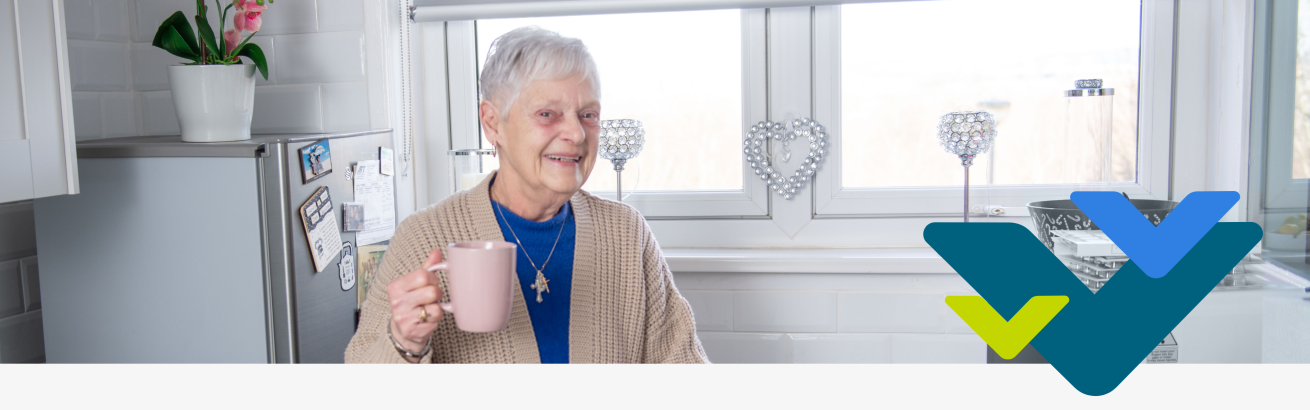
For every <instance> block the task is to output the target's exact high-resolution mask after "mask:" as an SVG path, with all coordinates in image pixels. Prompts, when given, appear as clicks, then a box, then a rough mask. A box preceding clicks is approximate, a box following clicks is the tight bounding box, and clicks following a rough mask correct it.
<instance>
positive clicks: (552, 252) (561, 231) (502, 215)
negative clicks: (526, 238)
mask: <svg viewBox="0 0 1310 410" xmlns="http://www.w3.org/2000/svg"><path fill="white" fill-rule="evenodd" d="M502 207H504V206H503V205H501V204H500V203H499V202H497V203H496V213H499V214H500V219H502V220H504V221H505V226H506V227H508V228H509V234H510V235H513V236H514V242H515V243H518V244H519V249H521V250H523V256H526V257H528V263H529V264H531V265H532V269H535V270H536V271H537V274H542V270H543V269H546V265H547V264H549V263H550V258H551V257H552V256H555V248H556V247H558V246H559V238H560V237H562V236H564V226H565V225H568V224H569V215H568V214H564V222H561V223H560V224H559V233H558V234H556V235H555V244H554V245H551V246H550V253H549V254H547V255H546V261H545V262H542V263H541V268H537V263H536V262H533V261H532V255H528V248H525V247H524V246H523V241H520V240H519V234H517V233H514V227H513V226H511V225H510V223H509V219H508V218H505V212H504V211H501V210H500V208H502ZM565 209H568V208H565ZM538 297H540V296H538Z"/></svg>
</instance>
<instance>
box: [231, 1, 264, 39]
mask: <svg viewBox="0 0 1310 410" xmlns="http://www.w3.org/2000/svg"><path fill="white" fill-rule="evenodd" d="M267 8H268V6H264V5H261V4H259V3H256V2H255V0H236V9H237V12H236V14H234V15H233V16H232V20H233V21H232V23H233V24H232V25H233V26H234V27H236V29H237V30H240V31H248V32H251V33H253V32H256V31H259V26H260V25H261V24H264V20H263V18H262V17H260V13H262V12H263V11H264V9H267Z"/></svg>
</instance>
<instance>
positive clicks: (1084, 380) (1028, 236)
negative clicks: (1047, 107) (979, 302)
mask: <svg viewBox="0 0 1310 410" xmlns="http://www.w3.org/2000/svg"><path fill="white" fill-rule="evenodd" d="M1262 235H1263V233H1262V232H1261V230H1260V226H1259V225H1257V224H1255V223H1252V222H1223V223H1218V224H1216V225H1215V226H1214V227H1213V228H1211V229H1210V231H1209V232H1208V233H1206V234H1205V236H1204V237H1202V238H1201V240H1200V241H1198V242H1197V244H1196V246H1195V247H1193V248H1192V249H1191V250H1190V251H1189V252H1187V254H1186V255H1185V256H1183V258H1182V259H1181V260H1180V261H1179V262H1178V264H1177V265H1176V266H1175V267H1174V269H1173V270H1172V271H1171V273H1170V274H1169V275H1167V276H1164V277H1161V278H1158V279H1153V278H1150V277H1148V276H1146V274H1145V273H1143V272H1142V270H1141V269H1139V268H1138V267H1137V265H1136V264H1135V263H1133V262H1132V261H1129V262H1128V263H1127V264H1126V265H1125V266H1124V267H1123V268H1121V269H1120V270H1119V271H1118V273H1116V274H1115V275H1114V277H1112V278H1111V279H1110V280H1109V281H1108V282H1106V283H1105V285H1104V286H1103V287H1102V288H1101V289H1100V290H1099V291H1098V292H1097V293H1095V294H1093V293H1092V292H1091V291H1090V290H1088V289H1087V286H1085V285H1084V284H1083V283H1082V282H1081V281H1079V280H1078V278H1077V277H1075V276H1074V274H1073V273H1072V272H1070V271H1069V270H1068V269H1067V268H1065V266H1064V264H1062V263H1061V262H1060V260H1059V259H1057V258H1056V257H1055V255H1053V254H1051V252H1050V250H1048V249H1047V248H1046V246H1044V245H1042V243H1041V241H1039V240H1038V239H1037V238H1036V237H1035V236H1033V234H1032V233H1031V232H1030V231H1029V230H1028V228H1025V227H1023V226H1022V225H1018V224H1013V223H932V224H929V225H928V227H927V228H925V229H924V231H923V237H924V239H925V240H926V241H927V242H928V244H929V245H930V246H932V248H933V249H934V250H936V251H937V253H938V254H939V255H941V257H942V258H943V259H945V260H946V262H947V263H948V264H950V265H951V267H952V268H955V271H956V272H958V273H959V274H960V276H961V277H963V278H964V280H965V281H967V282H969V285H971V286H973V288H974V290H976V291H978V294H979V295H981V296H982V297H983V298H985V299H986V300H987V302H988V303H990V304H991V306H992V307H993V308H995V309H996V312H997V313H999V314H1001V316H1002V317H1005V318H1010V317H1013V316H1014V315H1015V313H1017V312H1018V311H1019V309H1021V308H1022V307H1023V306H1024V304H1025V303H1027V302H1028V300H1029V299H1030V298H1032V297H1033V296H1041V295H1067V296H1068V297H1069V303H1068V305H1066V306H1065V307H1064V309H1063V310H1061V311H1060V313H1059V314H1058V315H1056V316H1055V318H1054V319H1052V320H1051V322H1050V323H1049V324H1047V325H1046V327H1045V328H1044V329H1042V331H1041V332H1040V333H1038V334H1037V336H1036V337H1035V338H1033V340H1032V343H1031V344H1032V346H1033V347H1034V348H1036V349H1037V351H1038V352H1040V353H1041V354H1042V356H1043V357H1045V358H1046V360H1047V361H1049V362H1051V365H1052V366H1054V367H1055V369H1056V370H1057V371H1059V372H1060V374H1061V375H1063V376H1064V378H1065V379H1066V380H1068V381H1069V383H1070V384H1072V385H1073V386H1074V388H1076V389H1078V391H1080V392H1083V393H1084V394H1088V395H1093V396H1099V395H1103V394H1106V393H1109V392H1111V391H1113V390H1114V389H1115V388H1116V387H1118V386H1119V383H1121V382H1123V380H1124V379H1125V378H1126V377H1128V375H1129V374H1130V373H1132V371H1133V369H1135V368H1137V365H1138V364H1140V363H1141V362H1142V359H1144V358H1145V357H1146V356H1147V355H1148V354H1150V352H1151V350H1152V349H1154V348H1155V346H1156V345H1157V344H1158V343H1159V342H1160V340H1161V339H1163V338H1164V337H1165V336H1166V335H1168V334H1169V332H1170V331H1172V330H1173V329H1174V327H1175V326H1177V325H1178V323H1179V322H1181V321H1182V320H1183V318H1185V317H1187V314H1188V313H1190V312H1191V311H1192V308H1194V307H1196V305H1197V304H1198V303H1200V302H1201V299H1203V298H1205V296H1206V294H1208V293H1209V292H1210V291H1211V290H1213V289H1214V287H1215V285H1216V284H1218V283H1219V281H1220V280H1222V279H1223V277H1224V275H1226V274H1227V273H1228V272H1229V271H1230V270H1232V268H1233V266H1236V265H1237V263H1238V262H1240V261H1241V259H1242V258H1243V257H1245V256H1246V254H1247V252H1249V251H1250V250H1251V248H1252V247H1254V246H1255V244H1256V243H1257V242H1259V241H1260V239H1261V237H1262Z"/></svg>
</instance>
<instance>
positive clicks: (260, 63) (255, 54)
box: [237, 43, 268, 80]
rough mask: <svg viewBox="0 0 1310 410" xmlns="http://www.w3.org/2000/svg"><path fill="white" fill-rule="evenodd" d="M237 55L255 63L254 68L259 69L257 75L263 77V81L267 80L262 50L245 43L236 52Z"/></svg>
mask: <svg viewBox="0 0 1310 410" xmlns="http://www.w3.org/2000/svg"><path fill="white" fill-rule="evenodd" d="M237 55H239V56H245V57H246V58H249V59H250V61H251V62H254V63H255V68H258V69H259V74H261V75H263V76H264V79H265V80H267V79H268V62H267V61H265V60H264V50H262V49H260V48H259V45H258V44H255V43H246V45H244V46H241V49H240V50H237Z"/></svg>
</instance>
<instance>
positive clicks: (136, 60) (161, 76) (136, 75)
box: [132, 43, 187, 91]
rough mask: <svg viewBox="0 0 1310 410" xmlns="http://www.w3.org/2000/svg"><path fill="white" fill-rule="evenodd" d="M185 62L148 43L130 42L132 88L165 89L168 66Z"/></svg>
mask: <svg viewBox="0 0 1310 410" xmlns="http://www.w3.org/2000/svg"><path fill="white" fill-rule="evenodd" d="M184 62H187V60H186V59H184V58H182V57H178V56H175V55H172V54H169V53H168V52H167V51H164V50H163V49H161V48H159V47H155V46H152V45H150V43H132V88H133V89H134V90H136V91H156V90H167V89H168V87H169V85H168V66H170V65H175V64H181V63H184Z"/></svg>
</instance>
